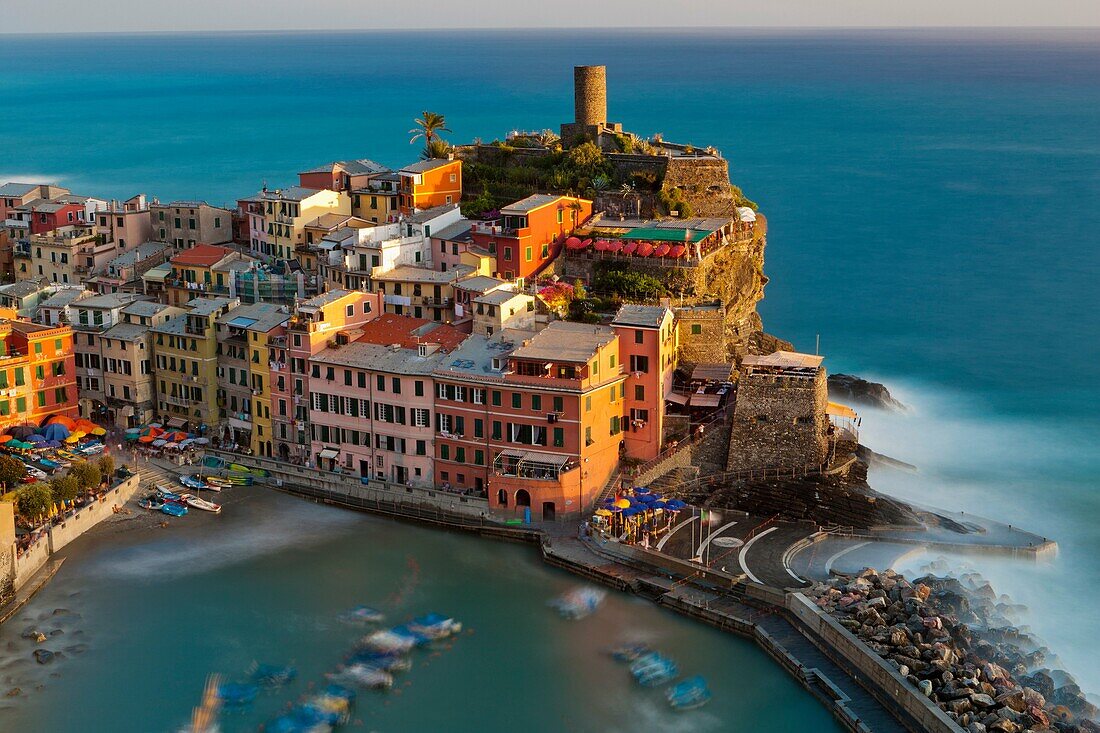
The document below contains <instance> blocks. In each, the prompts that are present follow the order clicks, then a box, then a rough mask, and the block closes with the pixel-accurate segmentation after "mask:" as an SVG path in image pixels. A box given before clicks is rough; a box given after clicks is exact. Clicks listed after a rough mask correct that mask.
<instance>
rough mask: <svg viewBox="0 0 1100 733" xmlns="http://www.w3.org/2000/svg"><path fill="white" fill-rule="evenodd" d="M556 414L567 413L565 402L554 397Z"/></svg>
mask: <svg viewBox="0 0 1100 733" xmlns="http://www.w3.org/2000/svg"><path fill="white" fill-rule="evenodd" d="M554 412H558V413H562V412H565V400H564V399H563V398H561V397H557V396H555V397H554Z"/></svg>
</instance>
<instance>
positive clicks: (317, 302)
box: [298, 288, 351, 308]
mask: <svg viewBox="0 0 1100 733" xmlns="http://www.w3.org/2000/svg"><path fill="white" fill-rule="evenodd" d="M350 294H351V291H350V290H343V289H340V288H337V289H336V290H330V291H328V292H327V293H321V294H320V295H314V296H313V297H312V298H307V299H305V300H303V301H301V302H300V303H298V307H299V308H321V307H323V306H326V305H328V304H329V303H335V302H336V301H338V300H340V298H343V297H344V296H345V295H350Z"/></svg>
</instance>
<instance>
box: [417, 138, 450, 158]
mask: <svg viewBox="0 0 1100 733" xmlns="http://www.w3.org/2000/svg"><path fill="white" fill-rule="evenodd" d="M453 150H454V148H452V147H451V144H450V143H449V142H447V141H446V140H444V139H443V138H441V137H438V138H436V139H435V140H432V141H431V142H429V143H428V144H426V145H425V146H424V149H423V150H421V151H420V159H421V160H438V159H440V158H446V157H447V156H449V155H450V154H451V152H452V151H453Z"/></svg>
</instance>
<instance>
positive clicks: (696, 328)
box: [691, 323, 703, 336]
mask: <svg viewBox="0 0 1100 733" xmlns="http://www.w3.org/2000/svg"><path fill="white" fill-rule="evenodd" d="M702 332H703V325H702V324H701V323H693V324H691V335H692V336H698V335H699V334H701V333H702Z"/></svg>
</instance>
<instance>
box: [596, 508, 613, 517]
mask: <svg viewBox="0 0 1100 733" xmlns="http://www.w3.org/2000/svg"><path fill="white" fill-rule="evenodd" d="M596 516H597V517H610V516H611V512H609V511H608V510H607V509H597V510H596Z"/></svg>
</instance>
